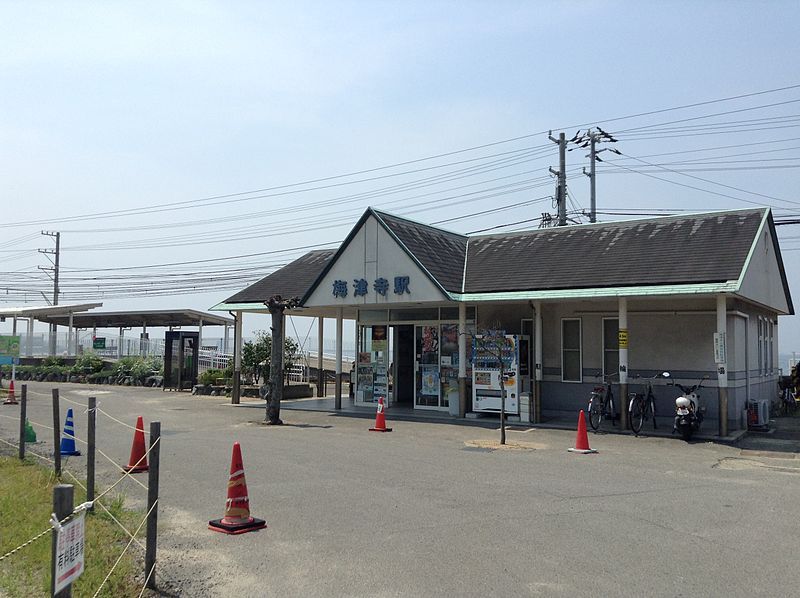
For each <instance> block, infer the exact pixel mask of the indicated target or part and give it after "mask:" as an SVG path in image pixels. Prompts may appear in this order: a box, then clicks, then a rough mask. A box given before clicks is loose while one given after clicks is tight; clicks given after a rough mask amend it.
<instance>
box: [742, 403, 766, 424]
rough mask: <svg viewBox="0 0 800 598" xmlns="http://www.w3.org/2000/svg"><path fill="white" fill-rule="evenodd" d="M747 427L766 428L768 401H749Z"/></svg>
mask: <svg viewBox="0 0 800 598" xmlns="http://www.w3.org/2000/svg"><path fill="white" fill-rule="evenodd" d="M747 424H748V427H758V428H766V427H767V426H768V425H769V401H750V402H749V403H748V405H747Z"/></svg>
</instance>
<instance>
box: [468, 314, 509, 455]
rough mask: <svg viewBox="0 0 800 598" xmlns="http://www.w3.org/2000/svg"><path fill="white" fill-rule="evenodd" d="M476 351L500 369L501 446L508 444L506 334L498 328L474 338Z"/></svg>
mask: <svg viewBox="0 0 800 598" xmlns="http://www.w3.org/2000/svg"><path fill="white" fill-rule="evenodd" d="M473 340H474V342H475V345H476V349H477V350H478V351H481V352H483V353H485V354H488V355H490V356H491V357H492V358H494V360H495V361H496V363H497V366H498V367H499V369H500V444H505V443H506V384H505V383H506V379H507V378H506V376H507V372H506V371H505V368H504V365H503V353H504V349H505V348H506V347H507V345H508V340H507V339H506V333H505V331H504V330H499V329H498V327H496V328H493V329H488V330H485V331H483V332H482V334H480V335H477V336H475V337H474V339H473Z"/></svg>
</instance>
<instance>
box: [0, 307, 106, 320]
mask: <svg viewBox="0 0 800 598" xmlns="http://www.w3.org/2000/svg"><path fill="white" fill-rule="evenodd" d="M95 307H103V304H102V303H65V304H62V305H26V306H22V307H0V318H30V317H33V318H35V319H37V320H41V321H43V322H49V321H50V320H48V318H57V317H61V318H63V319H64V320H65V321H68V320H69V314H73V319H74V318H76V317H77V316H76V314H79V313H85V312H88V311H89V310H90V309H94V308H95Z"/></svg>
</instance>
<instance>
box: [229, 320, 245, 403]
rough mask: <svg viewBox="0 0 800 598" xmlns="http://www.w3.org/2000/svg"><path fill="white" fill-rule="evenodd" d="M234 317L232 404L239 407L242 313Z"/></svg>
mask: <svg viewBox="0 0 800 598" xmlns="http://www.w3.org/2000/svg"><path fill="white" fill-rule="evenodd" d="M231 315H233V318H234V322H233V389H232V390H231V404H233V405H238V404H239V401H240V386H241V383H242V312H240V311H237V312H236V313H234V314H231Z"/></svg>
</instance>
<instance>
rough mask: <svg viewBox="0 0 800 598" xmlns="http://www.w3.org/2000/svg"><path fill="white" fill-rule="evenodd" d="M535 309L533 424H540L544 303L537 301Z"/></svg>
mask: <svg viewBox="0 0 800 598" xmlns="http://www.w3.org/2000/svg"><path fill="white" fill-rule="evenodd" d="M534 308H535V309H536V321H535V322H534V324H533V336H534V341H533V355H534V361H535V363H534V366H533V372H534V376H535V383H534V387H533V393H534V397H535V398H536V401H535V405H534V411H533V423H535V424H539V423H541V422H542V302H541V301H536V302H535V303H534Z"/></svg>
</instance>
